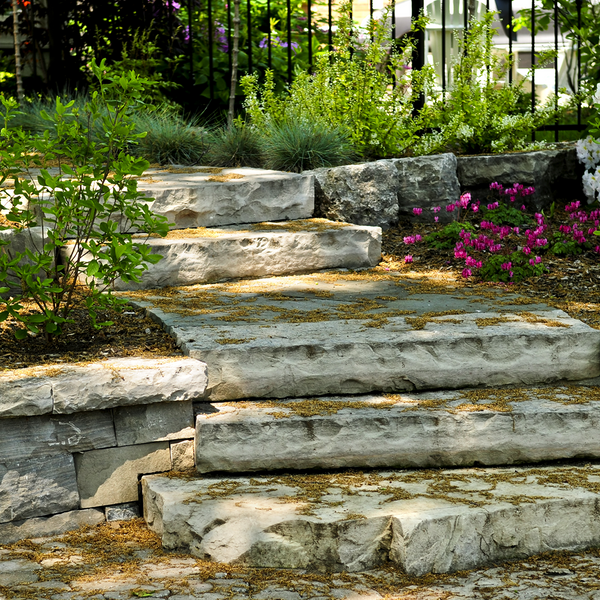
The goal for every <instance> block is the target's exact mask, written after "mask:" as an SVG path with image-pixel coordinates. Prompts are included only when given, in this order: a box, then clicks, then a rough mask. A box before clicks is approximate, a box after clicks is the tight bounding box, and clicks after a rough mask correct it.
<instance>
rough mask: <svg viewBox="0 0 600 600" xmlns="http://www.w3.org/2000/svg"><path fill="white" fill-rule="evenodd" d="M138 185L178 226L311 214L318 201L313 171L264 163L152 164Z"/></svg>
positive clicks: (219, 224) (152, 206) (154, 206)
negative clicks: (259, 165)
mask: <svg viewBox="0 0 600 600" xmlns="http://www.w3.org/2000/svg"><path fill="white" fill-rule="evenodd" d="M138 189H139V190H140V191H141V192H143V193H144V194H145V195H146V196H148V197H150V198H154V200H153V201H152V203H151V204H150V209H151V210H152V211H153V212H155V213H157V214H159V215H164V216H165V217H167V219H168V220H169V222H170V223H172V224H173V226H174V227H175V228H177V229H185V228H188V227H222V226H225V225H236V224H241V223H259V222H261V221H286V220H292V219H308V218H310V217H312V216H313V211H314V204H315V200H314V196H315V192H314V179H313V176H312V175H310V174H297V173H283V172H281V171H269V170H265V169H252V168H235V169H233V168H232V169H221V168H214V167H179V166H171V167H164V168H159V169H150V170H148V171H146V172H145V173H144V176H143V177H142V178H140V179H139V180H138Z"/></svg>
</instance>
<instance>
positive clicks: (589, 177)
mask: <svg viewBox="0 0 600 600" xmlns="http://www.w3.org/2000/svg"><path fill="white" fill-rule="evenodd" d="M592 102H593V104H594V105H595V106H596V108H597V109H600V83H599V84H598V85H597V87H596V93H595V94H594V96H593V99H592ZM599 128H600V119H598V118H596V122H594V121H593V120H592V127H591V131H592V133H596V134H597V133H598V132H599ZM577 158H578V159H579V162H580V163H583V165H584V167H585V173H584V174H583V191H584V193H585V195H586V197H587V199H588V204H591V203H592V202H594V201H595V200H598V199H600V139H594V138H593V137H592V136H591V135H589V136H588V137H586V138H585V139H584V140H578V141H577Z"/></svg>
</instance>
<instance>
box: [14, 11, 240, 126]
mask: <svg viewBox="0 0 600 600" xmlns="http://www.w3.org/2000/svg"><path fill="white" fill-rule="evenodd" d="M13 1H15V0H13ZM240 1H241V0H233V9H234V13H233V49H232V52H231V89H230V91H229V110H228V112H227V127H232V126H233V118H234V116H235V91H236V88H237V77H238V56H239V53H240V22H241V20H240Z"/></svg>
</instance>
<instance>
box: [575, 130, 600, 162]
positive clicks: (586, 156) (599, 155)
mask: <svg viewBox="0 0 600 600" xmlns="http://www.w3.org/2000/svg"><path fill="white" fill-rule="evenodd" d="M575 147H576V149H577V158H578V159H579V162H580V163H583V164H584V165H585V168H586V169H593V168H594V167H595V166H596V165H598V164H600V142H599V141H596V140H594V138H593V137H591V136H588V137H586V138H585V139H584V140H577V142H576V144H575Z"/></svg>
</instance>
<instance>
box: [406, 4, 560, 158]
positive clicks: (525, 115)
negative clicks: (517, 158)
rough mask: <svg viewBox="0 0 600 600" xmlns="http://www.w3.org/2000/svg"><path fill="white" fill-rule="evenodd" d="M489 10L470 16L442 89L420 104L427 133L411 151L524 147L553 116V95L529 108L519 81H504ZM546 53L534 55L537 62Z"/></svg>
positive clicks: (505, 65) (506, 66) (469, 151)
mask: <svg viewBox="0 0 600 600" xmlns="http://www.w3.org/2000/svg"><path fill="white" fill-rule="evenodd" d="M494 14H495V13H493V12H488V13H487V14H486V15H485V16H484V17H483V18H482V19H480V20H472V21H471V22H470V25H469V29H468V31H467V33H466V36H465V37H464V38H463V40H462V41H461V42H460V46H459V53H458V59H457V60H456V61H455V63H454V64H453V65H452V76H451V78H450V82H451V83H450V85H449V87H448V90H447V92H446V93H444V94H441V93H440V94H439V96H438V97H437V98H435V99H434V100H433V101H431V102H428V104H426V106H425V108H424V110H423V113H424V115H423V116H424V118H426V120H427V122H428V125H429V127H431V128H433V130H434V131H433V132H432V133H429V134H426V135H424V136H423V137H422V138H421V140H419V142H418V143H416V144H415V148H414V152H415V153H416V154H431V153H436V152H441V151H454V152H456V153H461V154H479V153H484V152H488V153H489V152H504V151H513V150H521V149H525V148H527V147H528V146H530V140H531V133H532V132H533V131H534V130H535V129H536V128H537V127H540V126H542V125H545V124H547V123H548V122H550V121H551V120H553V119H555V118H556V116H557V115H558V112H557V111H562V110H565V108H558V109H557V108H556V105H555V101H554V98H550V99H549V100H548V101H547V102H546V103H545V104H543V105H539V106H538V107H537V108H536V110H535V112H532V111H531V109H530V105H527V106H526V105H525V103H524V102H523V98H524V92H523V85H524V83H525V80H524V79H522V80H521V81H517V82H513V83H512V84H509V83H508V82H507V81H506V73H507V70H508V69H509V68H510V63H509V62H508V61H506V60H505V59H504V58H502V56H501V55H500V54H498V53H497V51H495V50H494V49H493V44H492V38H493V35H494V33H495V29H494V28H493V27H492V23H493V21H494ZM549 55H550V53H545V54H544V55H543V56H541V55H540V56H538V62H539V64H541V63H542V62H544V61H545V60H547V59H548V57H549Z"/></svg>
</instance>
